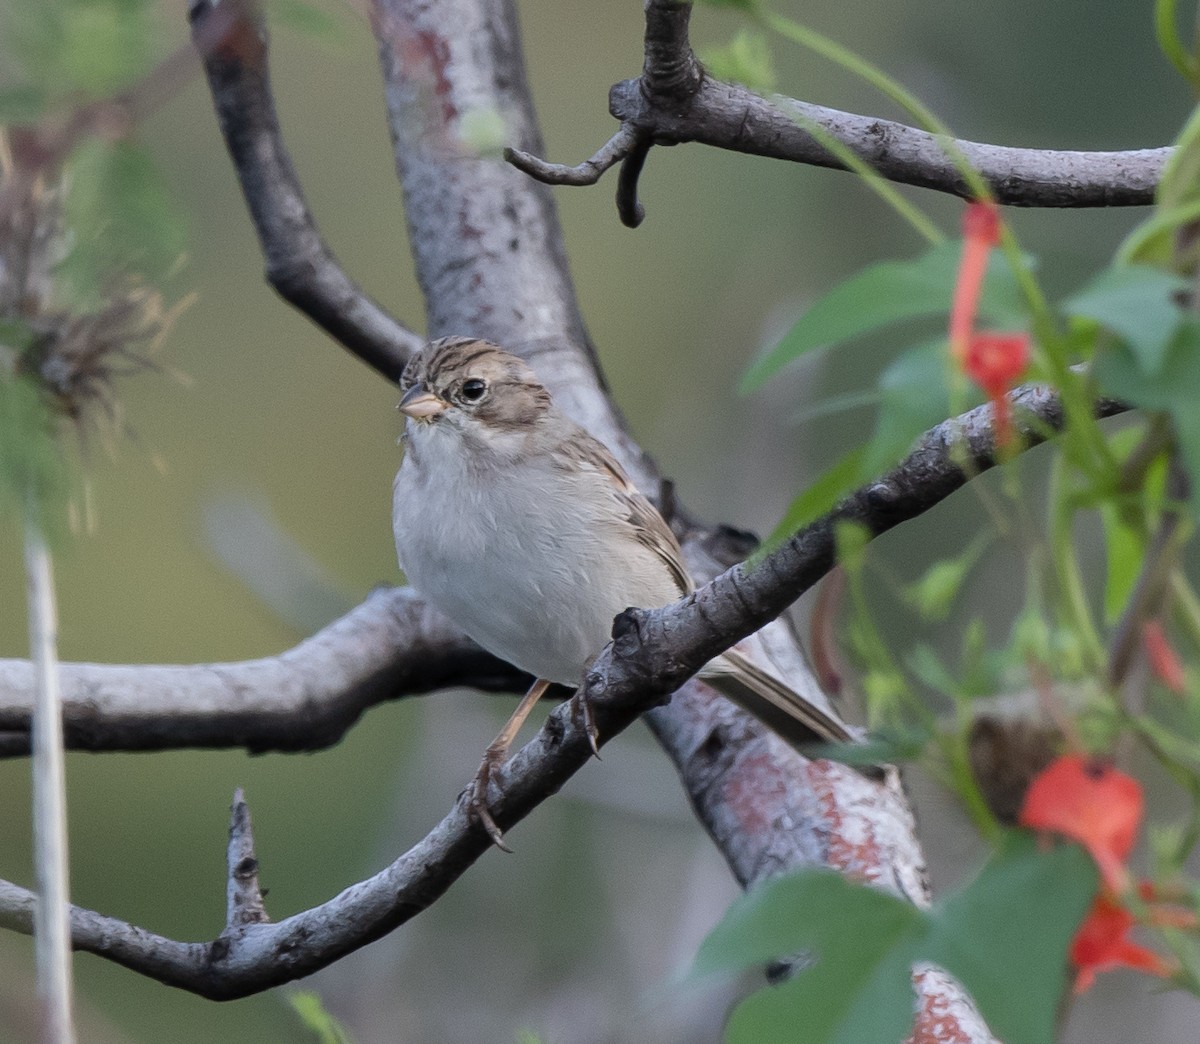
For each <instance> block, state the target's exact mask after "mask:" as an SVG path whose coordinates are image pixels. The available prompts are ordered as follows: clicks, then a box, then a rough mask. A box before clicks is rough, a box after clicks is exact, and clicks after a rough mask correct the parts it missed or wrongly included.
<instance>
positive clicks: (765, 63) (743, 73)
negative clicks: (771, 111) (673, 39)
mask: <svg viewBox="0 0 1200 1044" xmlns="http://www.w3.org/2000/svg"><path fill="white" fill-rule="evenodd" d="M699 57H700V61H701V63H702V64H703V65H704V67H705V68H706V69H707V70H708V71H709V72H710V73H711V74H712V75H713V76H715V77H716V78H717V79H718V80H727V81H729V82H730V83H740V84H743V85H744V86H746V87H748V88H750V90H752V91H757V92H758V93H759V94H766V93H767V92H768V91H771V90H774V88H775V66H774V63H773V61H772V59H771V46H770V44H768V43H767V38H766V37H765V36H764V35H763V34H762V33H756V32H752V31H750V30H749V29H739V30H738V31H737V33H736V34H735V35H734V37H733V39H732V40H731V41H730V42H729V43H728V44H726V45H725V46H724V47H706V48H702V49H701V50H700V52H699Z"/></svg>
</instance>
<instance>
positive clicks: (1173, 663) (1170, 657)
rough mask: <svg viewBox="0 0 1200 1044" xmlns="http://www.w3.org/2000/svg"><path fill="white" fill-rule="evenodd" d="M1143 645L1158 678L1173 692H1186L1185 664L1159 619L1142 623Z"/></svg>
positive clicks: (1151, 667)
mask: <svg viewBox="0 0 1200 1044" xmlns="http://www.w3.org/2000/svg"><path fill="white" fill-rule="evenodd" d="M1142 647H1143V648H1144V649H1145V650H1146V659H1147V661H1148V662H1149V664H1150V669H1151V670H1152V671H1153V672H1154V673H1155V674H1156V675H1157V676H1158V680H1159V681H1161V682H1162V683H1163V684H1164V685H1165V686H1166V687H1167V688H1168V689H1170V690H1171V691H1172V692H1177V693H1180V694H1182V693H1184V692H1186V691H1187V678H1186V677H1185V676H1184V673H1183V664H1182V663H1181V662H1180V659H1179V654H1178V653H1177V652H1176V651H1175V650H1174V648H1172V646H1171V643H1170V641H1169V640H1168V639H1167V634H1166V632H1165V631H1164V630H1163V625H1162V624H1161V623H1160V622H1159V621H1158V620H1147V621H1146V622H1145V623H1144V624H1142Z"/></svg>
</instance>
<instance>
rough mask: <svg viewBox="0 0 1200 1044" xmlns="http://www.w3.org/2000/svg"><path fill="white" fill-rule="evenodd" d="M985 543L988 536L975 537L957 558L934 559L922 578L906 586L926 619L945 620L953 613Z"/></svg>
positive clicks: (911, 600) (912, 601) (908, 596)
mask: <svg viewBox="0 0 1200 1044" xmlns="http://www.w3.org/2000/svg"><path fill="white" fill-rule="evenodd" d="M986 547H987V539H986V537H981V538H976V539H975V540H973V541H972V542H971V545H970V546H969V547H968V548H967V549H966V551H964V552H963V553H962V554H960V555H958V556H957V557H956V558H946V559H942V560H941V561H940V562H935V563H934V564H933V565H932V566H930V567H929V569H928V570H926V572H925V575H924V576H923V577H921V579H919V580H918V581H916V583H913V584H909V585H908V586H907V587H906V588H905V591H904V593H905V596H906V597H907V598H908V600H909V601H910V602H911V603H912V604H913V605H914V606H915V607H916V609H917V611H918V612H919V613H920V614H921V615H922V616H924V617H925V618H926V619H928V620H944V619H945V618H946V617H947V616H949V615H950V610H951V608H952V607H953V605H954V602H955V599H957V598H958V592H959V591H961V590H962V585H963V581H964V580H966V578H967V574H968V573H970V572H971V570H972V569H974V568H975V564H976V563H977V562H978V561H979V556H980V555H982V554H983V552H984V549H985V548H986Z"/></svg>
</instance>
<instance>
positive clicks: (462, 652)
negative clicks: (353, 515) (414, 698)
mask: <svg viewBox="0 0 1200 1044" xmlns="http://www.w3.org/2000/svg"><path fill="white" fill-rule="evenodd" d="M62 684H63V726H64V730H65V734H66V743H67V746H68V748H70V749H72V750H92V751H99V750H105V751H116V750H172V749H178V748H181V747H245V748H246V749H247V750H249V751H251V752H253V753H261V752H265V751H268V750H281V751H306V750H318V749H320V748H323V747H328V746H332V745H333V744H334V743H337V742H338V741H339V740H340V739H341V738H342V736H343V735H344V734H345V732H346V730H347V729H349V728H350V726H351V725H353V724H354V722H355V721H357V720H358V718H359V717H360V716H361V715H362V713H363V712H364V711H365V710H366V709H367V708H369V707H372V706H374V705H375V704H377V703H381V702H383V701H384V700H390V699H397V698H399V697H401V696H409V695H414V694H417V693H422V692H431V691H433V690H436V689H442V688H445V687H447V686H449V685H470V686H472V687H474V688H480V689H487V690H497V691H506V692H508V691H514V690H517V689H520V688H522V687H524V686H526V685H527V684H528V678H527V677H526V676H525V675H523V674H522V673H521V672H519V671H517V670H515V669H514V668H512V667H510V666H509V665H508V664H505V663H502V662H501V661H499V660H497V659H496V658H495V657H493V656H490V655H489V654H487V653H485V652H484V651H483V650H482V649H480V648H479V647H478V646H477V645H475V644H474V643H473V642H471V641H470V640H469V639H468V638H466V636H465V635H463V634H462V632H461V631H459V630H458V629H457V628H455V627H453V626H452V625H451V624H450V623H449V622H448V621H447V620H446V619H445V618H444V617H442V616H440V615H439V614H437V613H435V612H434V611H433V610H431V609H429V608H428V607H427V606H426V605H425V603H424V602H423V601H421V599H420V598H418V597H417V596H416V595H415V594H414V593H413V592H412V591H411V590H409V589H408V588H394V589H388V590H377V591H374V592H373V593H372V594H371V595H369V596H368V597H367V599H366V601H365V602H363V604H362V605H360V606H358V607H357V608H355V609H354V610H353V611H351V612H349V613H347V614H346V615H345V616H344V617H342V618H341V619H340V620H337V621H335V622H334V623H332V624H330V625H329V626H328V627H326V628H325V629H324V630H322V631H320V632H318V633H317V634H315V635H313V636H312V637H311V638H309V639H307V640H306V641H304V642H301V643H300V644H299V645H298V646H296V647H295V648H294V649H290V650H288V651H287V652H285V653H282V654H280V655H279V656H273V657H267V658H265V659H261V660H248V661H245V662H243V663H225V664H201V665H197V666H170V665H166V666H146V665H143V666H116V665H108V664H88V663H76V664H63V665H62ZM32 693H33V672H32V669H31V667H30V664H29V663H28V661H25V660H0V755H4V756H13V755H24V754H27V753H28V752H29V725H30V718H31V712H32V703H33V697H32Z"/></svg>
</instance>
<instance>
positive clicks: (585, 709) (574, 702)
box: [571, 688, 604, 761]
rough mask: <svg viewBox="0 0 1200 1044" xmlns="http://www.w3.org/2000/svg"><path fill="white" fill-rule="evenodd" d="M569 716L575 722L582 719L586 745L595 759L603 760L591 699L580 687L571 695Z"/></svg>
mask: <svg viewBox="0 0 1200 1044" xmlns="http://www.w3.org/2000/svg"><path fill="white" fill-rule="evenodd" d="M571 716H572V718H573V719H574V720H575V722H576V723H577V724H578V723H579V720H580V718H582V719H583V722H582V724H583V731H584V732H585V733H586V734H587V740H588V746H589V747H591V748H592V753H593V754H595V755H596V760H597V761H603V760H604V759H603V758H601V757H600V730H599V729H598V728H597V727H596V716H595V714H594V713H593V711H592V701H591V700H589V699H588V698H587V696H585V695H584V693H583V689H582V688H580V689H576V690H575V695H574V696H572V697H571Z"/></svg>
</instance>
